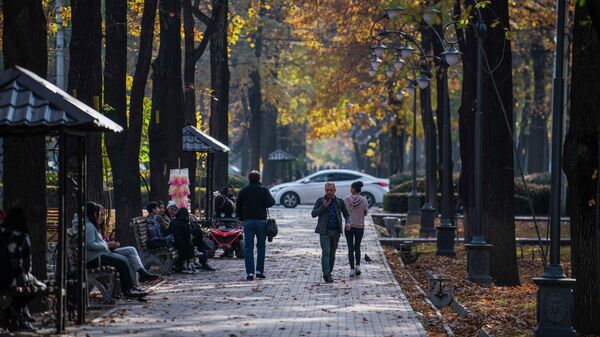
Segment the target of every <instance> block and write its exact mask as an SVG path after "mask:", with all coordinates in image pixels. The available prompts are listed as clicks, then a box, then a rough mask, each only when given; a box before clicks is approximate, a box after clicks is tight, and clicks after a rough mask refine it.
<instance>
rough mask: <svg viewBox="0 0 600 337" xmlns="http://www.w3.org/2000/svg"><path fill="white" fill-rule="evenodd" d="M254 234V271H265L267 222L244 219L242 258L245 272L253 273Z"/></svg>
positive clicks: (261, 272) (260, 272)
mask: <svg viewBox="0 0 600 337" xmlns="http://www.w3.org/2000/svg"><path fill="white" fill-rule="evenodd" d="M255 236H256V272H257V273H259V274H263V273H264V272H265V241H266V240H267V222H266V221H265V220H245V221H244V244H245V246H246V247H245V251H244V259H245V262H246V274H254V237H255Z"/></svg>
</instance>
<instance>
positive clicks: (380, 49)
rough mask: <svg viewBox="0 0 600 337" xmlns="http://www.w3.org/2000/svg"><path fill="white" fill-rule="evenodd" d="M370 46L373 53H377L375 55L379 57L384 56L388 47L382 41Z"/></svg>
mask: <svg viewBox="0 0 600 337" xmlns="http://www.w3.org/2000/svg"><path fill="white" fill-rule="evenodd" d="M369 48H370V49H371V51H372V52H373V54H375V56H377V57H382V56H383V54H385V50H386V49H387V47H386V46H385V45H384V44H383V43H381V42H377V44H375V45H372V46H371V47H369Z"/></svg>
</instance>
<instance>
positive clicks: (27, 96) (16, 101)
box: [0, 66, 123, 133]
mask: <svg viewBox="0 0 600 337" xmlns="http://www.w3.org/2000/svg"><path fill="white" fill-rule="evenodd" d="M58 128H64V129H66V130H73V131H112V132H120V131H122V130H123V128H122V127H121V126H120V125H118V124H117V123H115V122H113V121H112V120H110V119H109V118H107V117H106V116H104V115H102V114H101V113H100V112H98V111H96V110H94V109H93V108H91V107H89V106H88V105H86V104H84V103H82V102H81V101H79V100H77V99H76V98H74V97H73V96H71V95H69V94H67V93H66V92H64V91H63V90H61V89H60V88H58V87H57V86H55V85H54V84H52V83H50V82H48V81H46V80H45V79H43V78H41V77H39V76H38V75H36V74H34V73H32V72H31V71H29V70H27V69H24V68H21V67H18V66H17V67H13V68H10V69H8V70H6V71H3V72H2V73H0V132H2V133H11V132H13V133H16V132H23V131H38V132H49V131H51V130H53V129H58Z"/></svg>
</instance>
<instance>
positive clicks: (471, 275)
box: [465, 11, 492, 284]
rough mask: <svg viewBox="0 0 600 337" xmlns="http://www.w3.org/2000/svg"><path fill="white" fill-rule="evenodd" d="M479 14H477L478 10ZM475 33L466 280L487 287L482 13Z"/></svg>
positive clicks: (488, 279)
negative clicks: (471, 229) (483, 211)
mask: <svg viewBox="0 0 600 337" xmlns="http://www.w3.org/2000/svg"><path fill="white" fill-rule="evenodd" d="M478 13H479V11H478ZM474 29H475V31H476V33H477V104H476V111H475V196H474V198H475V219H474V220H475V223H474V225H475V226H473V227H474V233H473V238H472V239H471V243H469V244H466V245H465V248H466V249H467V278H468V279H469V280H471V281H473V282H476V283H480V284H487V283H490V282H492V278H491V277H490V250H491V247H492V245H490V244H488V243H487V242H486V241H485V237H484V235H483V234H482V229H481V200H482V197H483V193H482V192H483V180H482V157H483V151H482V142H483V138H482V127H483V39H484V37H485V33H486V30H487V27H486V26H485V23H484V22H483V19H482V17H481V13H479V18H478V20H477V23H476V24H475V25H474Z"/></svg>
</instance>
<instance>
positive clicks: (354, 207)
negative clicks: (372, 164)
mask: <svg viewBox="0 0 600 337" xmlns="http://www.w3.org/2000/svg"><path fill="white" fill-rule="evenodd" d="M362 187H363V183H362V182H361V181H355V182H353V183H352V185H351V186H350V191H351V192H352V194H351V195H349V196H347V197H345V198H344V203H345V204H346V208H347V209H348V213H350V223H349V224H346V227H345V234H346V242H347V243H348V261H349V262H350V277H354V276H355V275H360V242H361V241H362V238H363V234H364V233H365V216H366V215H367V209H368V208H369V202H368V201H367V199H366V198H365V197H363V196H362V195H360V192H361V190H362ZM355 259H356V260H355ZM355 262H356V265H355Z"/></svg>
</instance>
